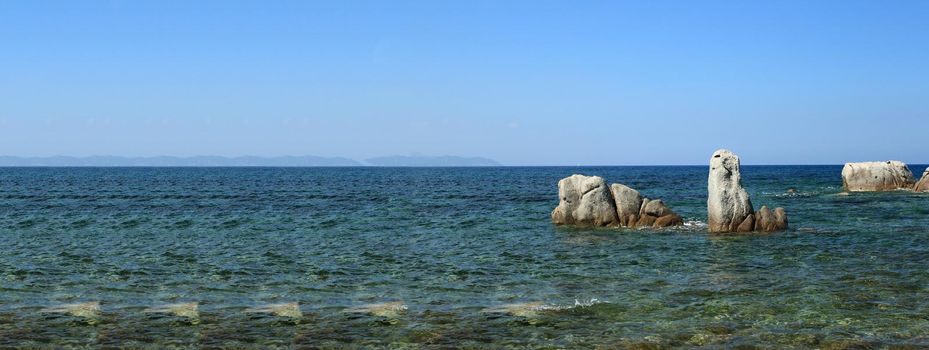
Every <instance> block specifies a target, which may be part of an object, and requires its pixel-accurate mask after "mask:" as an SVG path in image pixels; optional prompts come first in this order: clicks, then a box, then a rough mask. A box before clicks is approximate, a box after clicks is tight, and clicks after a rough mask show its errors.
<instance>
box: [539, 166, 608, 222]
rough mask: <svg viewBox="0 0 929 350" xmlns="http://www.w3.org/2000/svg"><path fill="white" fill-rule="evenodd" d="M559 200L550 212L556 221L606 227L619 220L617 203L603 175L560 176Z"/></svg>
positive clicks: (553, 220)
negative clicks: (561, 177) (562, 177)
mask: <svg viewBox="0 0 929 350" xmlns="http://www.w3.org/2000/svg"><path fill="white" fill-rule="evenodd" d="M558 199H559V203H558V207H556V208H555V210H554V211H552V222H554V223H555V224H558V225H581V226H607V225H614V224H616V223H617V222H618V220H617V217H616V204H615V203H614V202H613V196H612V194H611V193H610V188H609V187H608V186H607V185H606V180H603V178H602V177H599V176H584V175H578V174H575V175H571V176H569V177H566V178H564V179H561V181H558Z"/></svg>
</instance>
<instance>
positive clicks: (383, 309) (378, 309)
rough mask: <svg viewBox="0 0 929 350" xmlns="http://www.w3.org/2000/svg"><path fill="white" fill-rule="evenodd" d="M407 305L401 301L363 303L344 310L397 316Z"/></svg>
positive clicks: (404, 310) (372, 314)
mask: <svg viewBox="0 0 929 350" xmlns="http://www.w3.org/2000/svg"><path fill="white" fill-rule="evenodd" d="M406 310H407V306H406V304H404V303H403V302H402V301H394V302H389V303H377V304H365V305H361V306H357V307H353V308H350V309H347V310H345V312H348V313H362V314H369V315H371V316H377V317H398V316H400V314H402V313H404V312H406Z"/></svg>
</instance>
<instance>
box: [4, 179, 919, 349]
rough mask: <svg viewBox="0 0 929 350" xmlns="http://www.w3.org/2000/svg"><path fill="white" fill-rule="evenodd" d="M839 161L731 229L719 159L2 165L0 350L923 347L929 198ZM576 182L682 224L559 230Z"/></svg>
mask: <svg viewBox="0 0 929 350" xmlns="http://www.w3.org/2000/svg"><path fill="white" fill-rule="evenodd" d="M911 168H912V169H914V170H916V171H919V170H921V169H923V168H924V167H922V166H913V167H911ZM840 169H841V168H840V167H838V166H820V167H814V166H805V167H783V166H778V167H774V166H771V167H752V166H748V167H743V176H744V182H745V185H746V187H747V188H748V190H749V192H750V193H751V196H752V200H753V202H754V204H755V207H756V209H757V208H760V206H761V205H762V204H767V205H769V206H783V207H784V208H786V209H787V212H788V214H789V217H790V225H791V228H790V230H789V231H787V232H781V233H775V234H765V235H745V236H718V235H709V234H707V233H706V228H705V224H704V222H705V220H706V173H707V169H706V168H705V167H602V168H593V167H590V168H571V167H550V168H546V167H539V168H460V169H455V168H228V169H227V168H152V169H149V168H4V169H0V348H66V347H74V348H121V347H122V348H159V349H161V348H261V349H266V348H309V349H312V348H381V347H383V348H398V349H405V348H410V349H416V348H477V349H500V348H521V349H522V348H552V349H556V348H603V349H610V348H667V347H706V348H732V347H737V346H742V347H745V348H752V347H755V348H777V349H781V348H855V347H877V348H880V347H893V346H909V347H912V348H925V347H929V268H927V266H929V194H914V193H911V192H891V193H879V194H874V193H866V194H850V195H846V194H842V193H841V177H840V175H839V174H840ZM573 173H583V174H589V175H600V176H603V177H605V178H606V179H607V181H610V182H622V183H625V184H627V185H629V186H632V187H634V188H637V189H638V190H640V191H641V192H642V193H643V195H645V196H647V197H651V198H661V199H663V200H664V201H665V202H666V203H667V204H668V205H669V206H670V207H671V208H672V209H673V210H675V211H677V212H678V213H680V214H681V215H682V216H683V217H684V218H685V220H686V221H688V225H687V226H685V227H681V228H674V229H667V230H659V231H656V230H623V229H568V228H557V227H554V226H552V225H551V223H550V221H549V213H550V212H551V210H552V208H554V207H555V205H557V202H558V200H557V188H556V183H557V181H558V179H560V178H562V177H564V176H568V175H571V174H573ZM789 189H795V190H796V191H795V192H790V193H789V192H788V190H789Z"/></svg>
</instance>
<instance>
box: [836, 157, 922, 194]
mask: <svg viewBox="0 0 929 350" xmlns="http://www.w3.org/2000/svg"><path fill="white" fill-rule="evenodd" d="M915 182H916V181H915V180H914V179H913V173H912V172H910V168H908V167H907V166H906V163H903V162H901V161H899V160H888V161H885V162H860V163H845V167H843V168H842V187H843V188H844V189H845V191H847V192H873V191H893V190H899V189H910V188H912V187H913V184H914V183H915Z"/></svg>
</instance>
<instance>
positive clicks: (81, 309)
mask: <svg viewBox="0 0 929 350" xmlns="http://www.w3.org/2000/svg"><path fill="white" fill-rule="evenodd" d="M39 312H48V313H61V314H68V315H71V316H74V317H83V318H96V317H97V316H98V315H100V302H99V301H89V302H86V303H76V304H64V305H58V306H53V307H47V308H44V309H42V310H39Z"/></svg>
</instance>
